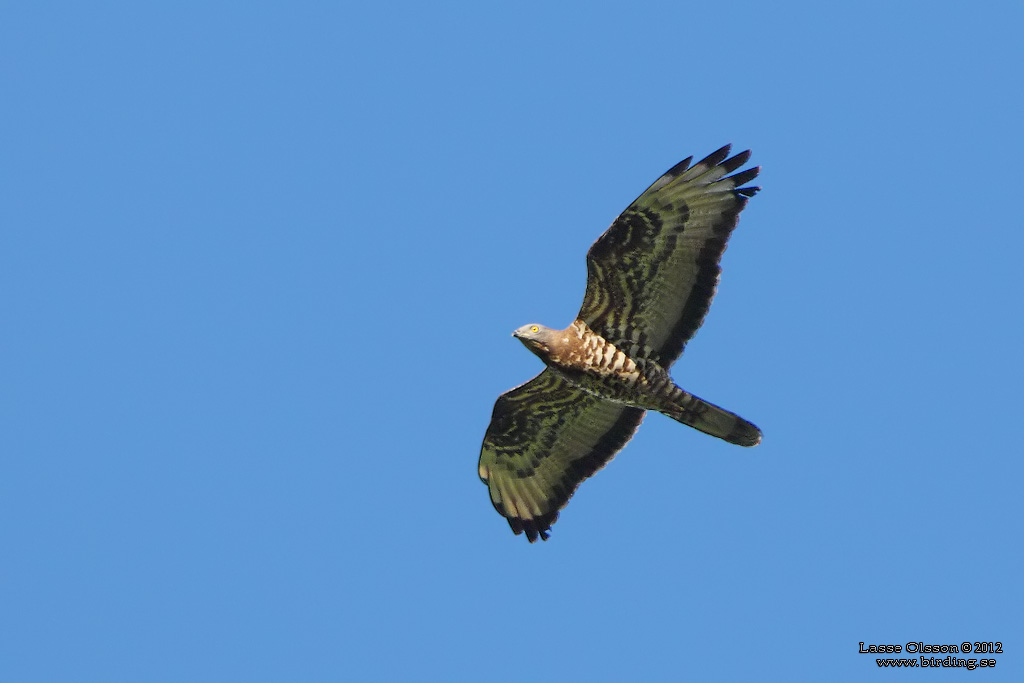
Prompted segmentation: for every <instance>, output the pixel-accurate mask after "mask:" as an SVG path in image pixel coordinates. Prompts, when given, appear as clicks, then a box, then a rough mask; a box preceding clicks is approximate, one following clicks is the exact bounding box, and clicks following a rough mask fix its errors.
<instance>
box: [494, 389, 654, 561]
mask: <svg viewBox="0 0 1024 683" xmlns="http://www.w3.org/2000/svg"><path fill="white" fill-rule="evenodd" d="M643 417H644V411H643V410H641V409H639V408H630V407H628V406H624V405H622V404H618V403H613V402H611V401H606V400H604V399H601V398H598V397H596V396H593V395H591V394H588V393H586V392H584V391H582V390H581V389H578V388H576V387H574V386H573V385H572V384H570V383H569V382H568V381H566V380H564V379H562V378H561V377H560V376H559V375H557V374H556V373H555V372H553V371H552V370H548V369H545V370H544V371H543V372H541V373H540V374H539V375H537V376H536V377H534V378H533V379H532V380H530V381H529V382H527V383H526V384H523V385H521V386H518V387H516V388H515V389H511V390H509V391H506V392H505V393H504V394H502V395H501V396H500V397H499V398H498V401H497V403H495V404H494V413H493V415H492V417H491V424H490V426H488V428H487V433H486V434H485V435H484V444H483V448H482V450H481V452H480V464H479V473H480V479H481V480H482V481H483V482H484V483H485V484H487V488H488V490H489V491H490V494H491V502H492V503H493V504H494V507H495V509H496V510H497V511H498V512H499V513H500V514H501V515H503V516H504V517H505V518H506V519H508V523H509V526H511V527H512V531H514V532H515V533H516V535H519V534H521V533H523V532H524V531H525V532H526V537H527V538H528V539H529V540H530V542H531V543H532V542H534V541H536V540H537V538H538V536H539V537H540V538H542V539H544V540H547V537H548V530H549V529H550V528H551V525H552V524H554V523H555V520H556V519H558V511H559V510H561V509H562V508H564V507H565V506H566V504H567V503H568V502H569V499H570V498H571V497H572V494H573V493H574V492H575V491H576V488H577V487H578V486H579V485H580V483H582V482H583V480H584V479H586V478H587V477H589V476H590V475H592V474H594V472H596V471H597V470H599V469H601V468H602V467H604V466H605V464H606V463H607V462H608V461H609V460H611V459H612V457H613V456H614V455H615V454H616V453H618V452H619V451H620V450H621V449H622V447H623V446H625V445H626V442H628V441H629V440H630V439H631V438H632V437H633V434H634V433H635V432H636V429H637V427H639V426H640V421H641V420H642V419H643Z"/></svg>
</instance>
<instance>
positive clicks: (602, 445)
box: [479, 146, 761, 542]
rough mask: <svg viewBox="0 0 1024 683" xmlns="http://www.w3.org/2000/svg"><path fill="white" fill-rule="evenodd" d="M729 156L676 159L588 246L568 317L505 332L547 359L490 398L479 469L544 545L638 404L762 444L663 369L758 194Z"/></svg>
mask: <svg viewBox="0 0 1024 683" xmlns="http://www.w3.org/2000/svg"><path fill="white" fill-rule="evenodd" d="M728 151H729V148H728V146H726V147H723V148H722V149H720V150H718V151H717V152H715V153H713V154H712V155H710V156H709V157H708V158H706V159H704V160H703V161H701V162H699V163H698V164H697V165H695V166H694V167H693V168H690V167H689V162H690V160H689V159H687V160H686V161H684V162H681V163H680V164H677V165H676V166H675V167H674V168H672V169H671V170H670V171H669V172H668V173H666V174H665V175H664V176H662V177H661V178H659V179H658V181H656V182H655V183H654V185H652V186H651V187H650V188H649V189H648V190H647V191H646V192H644V194H642V195H641V196H640V197H639V198H638V199H637V200H636V201H635V202H633V204H631V205H630V207H629V208H627V209H626V211H624V212H623V213H622V215H620V216H619V218H617V219H616V221H615V222H614V223H613V224H612V226H611V227H610V228H609V229H608V230H607V231H606V232H605V234H604V235H602V236H601V238H600V239H598V241H597V242H595V243H594V245H593V246H592V247H591V249H590V252H589V253H588V254H587V266H588V274H589V277H588V281H587V293H586V296H585V298H584V302H583V307H582V308H581V310H580V314H579V316H578V317H577V319H576V320H575V321H574V322H573V323H572V324H571V325H569V326H568V327H566V328H565V329H564V330H555V329H550V328H547V327H544V326H543V325H537V324H534V325H525V326H523V327H520V328H519V329H518V330H516V331H515V333H514V336H515V337H517V338H518V339H519V340H520V341H522V342H523V344H524V345H526V347H527V348H528V349H530V350H531V351H532V352H533V353H535V354H536V355H537V356H539V357H540V358H541V359H542V360H543V361H544V363H545V365H546V366H547V367H546V369H545V370H544V371H543V372H542V373H541V374H540V375H538V376H537V377H535V378H534V379H533V380H531V381H530V382H527V383H526V384H524V385H521V386H519V387H516V388H515V389H512V390H510V391H508V392H506V393H505V394H502V396H501V397H500V398H499V399H498V401H497V403H496V404H495V406H494V414H493V416H492V418H491V424H490V426H489V427H488V429H487V433H486V435H485V436H484V445H483V448H482V449H481V454H480V465H479V473H480V478H481V479H482V480H483V481H484V482H485V483H486V484H487V485H488V488H489V489H490V492H491V501H492V502H493V503H494V506H495V508H496V509H497V510H498V512H500V513H501V514H502V515H504V516H505V517H506V518H507V519H508V521H509V524H510V525H511V527H512V530H513V531H514V532H515V533H517V534H519V533H523V532H524V531H525V532H526V534H527V538H528V539H529V540H530V541H531V542H533V541H535V540H536V539H537V538H538V537H540V538H543V539H547V531H548V529H549V528H550V526H551V524H553V523H554V521H555V519H557V517H558V511H559V510H560V509H561V508H562V507H564V506H565V504H566V503H568V500H569V498H570V497H571V496H572V494H573V492H574V491H575V489H576V487H577V486H578V485H579V484H580V483H581V482H582V481H583V480H584V479H585V478H587V477H588V476H590V475H591V474H593V472H595V471H596V470H597V469H600V468H601V467H603V466H604V464H606V463H607V462H608V460H610V459H611V458H612V457H613V456H614V455H615V453H616V452H618V451H619V450H620V449H621V448H622V447H623V446H624V445H625V444H626V442H627V441H628V440H629V439H630V438H631V437H632V435H633V433H634V432H635V431H636V428H637V427H638V426H639V424H640V421H641V420H642V419H643V415H644V411H646V410H655V411H658V412H661V413H663V414H665V415H667V416H669V417H671V418H673V419H675V420H678V421H679V422H682V423H684V424H687V425H689V426H691V427H694V428H696V429H699V430H700V431H703V432H705V433H707V434H711V435H713V436H717V437H719V438H721V439H724V440H726V441H729V442H730V443H735V444H739V445H743V446H753V445H756V444H757V443H758V442H760V440H761V432H760V430H758V428H757V427H755V426H754V425H753V424H751V423H750V422H747V421H746V420H744V419H743V418H741V417H739V416H737V415H735V414H734V413H731V412H729V411H726V410H723V409H722V408H719V407H718V406H715V405H713V404H711V403H708V402H707V401H704V400H702V399H700V398H698V397H696V396H694V395H692V394H690V393H687V392H686V391H684V390H682V389H681V388H680V387H678V386H676V384H675V382H673V381H672V378H671V377H670V376H669V372H668V370H669V367H670V366H671V365H672V363H673V362H674V361H675V360H676V358H678V356H679V355H680V354H681V353H682V350H683V346H684V345H685V343H686V341H687V340H688V339H689V338H690V337H692V336H693V333H694V332H696V330H697V328H698V327H699V326H700V324H701V322H702V321H703V318H704V316H705V315H706V313H707V310H708V307H709V306H710V303H711V298H712V297H713V296H714V292H715V287H716V285H717V282H718V274H719V266H718V263H719V260H720V258H721V255H722V252H723V251H724V250H725V244H726V242H727V240H728V237H729V234H730V233H731V232H732V229H733V228H734V227H735V225H736V222H737V220H738V216H739V212H740V210H741V209H742V208H743V206H744V205H745V203H746V198H747V197H750V196H752V195H753V194H754V193H755V192H756V191H757V190H758V188H743V187H739V186H740V185H742V184H743V183H745V182H747V181H749V180H751V179H753V178H754V177H756V176H757V173H758V170H759V169H757V168H753V169H749V170H747V171H743V172H740V173H737V174H735V175H733V176H729V177H724V176H726V174H727V173H730V172H732V171H734V170H735V169H736V168H738V167H739V166H741V165H743V163H745V162H746V160H747V159H748V158H749V155H750V153H749V152H744V153H742V154H738V155H736V156H735V157H732V158H731V159H730V158H727V157H728Z"/></svg>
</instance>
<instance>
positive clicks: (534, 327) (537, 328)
mask: <svg viewBox="0 0 1024 683" xmlns="http://www.w3.org/2000/svg"><path fill="white" fill-rule="evenodd" d="M539 331H540V328H539V327H537V326H536V325H530V332H539Z"/></svg>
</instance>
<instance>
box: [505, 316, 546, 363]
mask: <svg viewBox="0 0 1024 683" xmlns="http://www.w3.org/2000/svg"><path fill="white" fill-rule="evenodd" d="M555 332H556V330H552V329H551V328H550V327H544V326H543V325H537V324H536V323H533V324H530V325H523V326H522V327H520V328H519V329H518V330H516V331H515V332H513V333H512V336H513V337H515V338H516V339H518V340H519V341H521V342H523V344H524V345H525V346H526V348H528V349H530V350H531V351H533V352H534V353H536V354H537V355H538V356H541V354H546V353H550V351H551V341H552V339H554V336H555ZM542 357H543V356H542Z"/></svg>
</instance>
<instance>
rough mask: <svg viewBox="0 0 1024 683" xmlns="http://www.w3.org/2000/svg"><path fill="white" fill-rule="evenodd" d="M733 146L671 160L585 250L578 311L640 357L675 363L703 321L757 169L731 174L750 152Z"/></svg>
mask: <svg viewBox="0 0 1024 683" xmlns="http://www.w3.org/2000/svg"><path fill="white" fill-rule="evenodd" d="M729 150H730V146H729V145H726V146H725V147H722V148H721V149H719V150H717V151H715V152H712V153H711V154H710V155H709V156H708V157H707V158H705V159H703V160H701V161H699V162H698V163H697V164H695V165H694V166H692V167H691V166H690V159H687V160H685V161H682V162H680V163H678V164H676V165H675V166H674V167H672V168H671V169H670V170H669V171H668V172H667V173H665V174H664V175H663V176H662V177H660V178H658V180H656V181H655V182H654V183H653V184H652V185H651V186H650V187H649V188H648V189H647V190H646V191H644V193H643V194H641V195H640V196H639V197H637V199H636V200H635V201H634V202H633V203H632V204H630V205H629V207H628V208H627V209H626V210H625V211H623V212H622V214H621V215H620V216H619V217H618V218H616V219H615V221H614V222H613V223H612V225H611V227H609V228H608V230H607V231H606V232H605V233H604V234H603V235H601V237H600V238H598V240H597V241H596V242H595V243H594V245H593V246H592V247H591V248H590V251H589V252H588V253H587V276H588V277H587V293H586V296H585V297H584V299H583V306H582V308H581V309H580V313H579V318H580V319H581V320H583V321H584V322H585V323H587V325H588V326H589V327H590V329H592V330H594V331H595V332H597V333H598V334H600V335H601V336H602V337H604V338H605V339H608V340H609V341H611V342H612V343H614V344H615V345H616V346H618V347H619V348H622V349H623V350H625V351H626V352H627V353H628V354H629V355H631V356H634V357H645V358H651V359H653V360H655V361H657V362H658V363H660V364H661V365H662V366H663V367H666V368H667V367H668V366H670V365H671V364H672V363H673V362H674V361H675V360H676V359H677V358H678V357H679V356H680V354H682V352H683V348H684V346H685V345H686V342H687V341H689V340H690V339H691V338H692V337H693V335H694V334H695V333H696V332H697V329H698V328H699V327H700V326H701V324H702V323H703V322H704V317H705V316H706V315H707V312H708V308H709V307H710V306H711V299H712V298H713V297H714V295H715V290H716V288H717V286H718V277H719V274H720V273H721V268H720V267H719V263H720V262H721V259H722V254H723V252H725V247H726V244H727V242H728V241H729V236H730V235H731V234H732V231H733V229H734V228H735V227H736V224H737V222H738V221H739V214H740V211H742V210H743V207H744V206H745V205H746V202H747V198H748V197H752V196H753V195H754V194H755V193H756V192H757V191H758V190H759V189H760V188H757V187H741V186H742V185H744V184H745V183H748V182H750V181H751V180H753V179H754V178H756V177H757V174H758V172H759V171H760V168H757V167H755V168H750V169H747V170H745V171H740V172H739V173H736V174H734V175H729V174H730V173H733V172H734V171H736V169H738V168H740V167H741V166H743V165H744V164H745V163H746V162H747V161H748V160H749V159H750V151H749V150H747V151H745V152H740V153H739V154H737V155H735V156H733V157H729Z"/></svg>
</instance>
